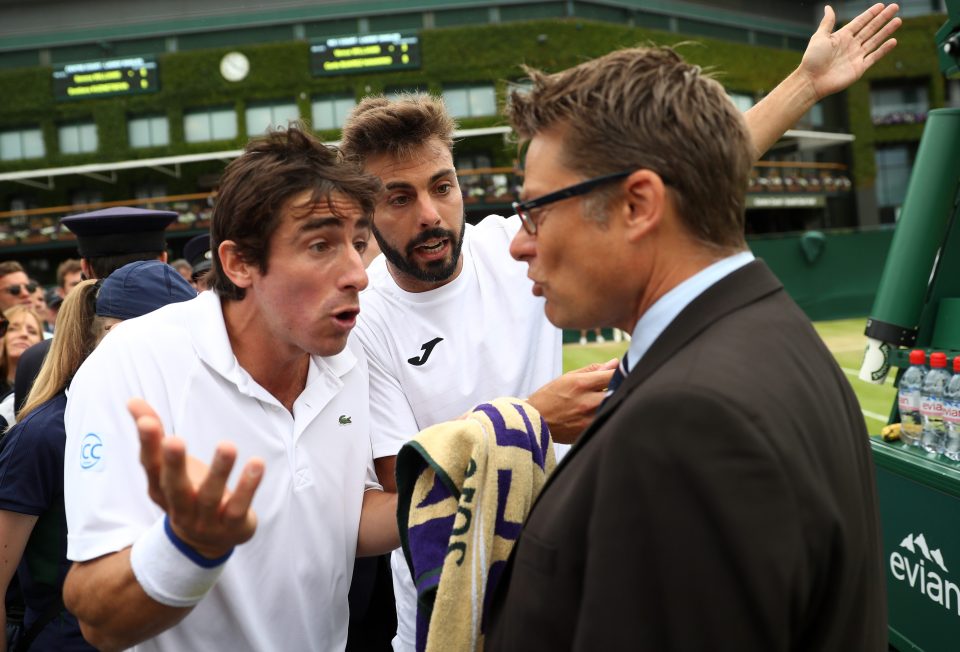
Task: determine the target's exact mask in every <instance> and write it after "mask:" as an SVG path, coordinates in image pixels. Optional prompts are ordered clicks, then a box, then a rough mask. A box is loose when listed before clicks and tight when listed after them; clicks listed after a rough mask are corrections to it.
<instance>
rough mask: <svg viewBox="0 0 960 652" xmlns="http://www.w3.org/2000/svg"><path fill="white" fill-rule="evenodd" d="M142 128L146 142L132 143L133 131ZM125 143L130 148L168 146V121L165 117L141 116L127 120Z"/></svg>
mask: <svg viewBox="0 0 960 652" xmlns="http://www.w3.org/2000/svg"><path fill="white" fill-rule="evenodd" d="M138 128H142V129H143V133H146V135H147V141H148V142H134V141H135V140H137V139H136V138H135V137H134V130H135V129H138ZM127 143H128V144H129V145H130V147H131V148H134V149H141V148H146V147H163V146H165V145H169V144H170V121H169V120H168V119H167V116H165V115H142V116H136V117H132V118H129V119H128V120H127Z"/></svg>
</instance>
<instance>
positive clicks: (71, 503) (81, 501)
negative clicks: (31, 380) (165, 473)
mask: <svg viewBox="0 0 960 652" xmlns="http://www.w3.org/2000/svg"><path fill="white" fill-rule="evenodd" d="M368 383H369V379H368V375H367V366H366V362H365V360H364V358H363V353H362V351H360V350H359V347H358V346H354V345H353V344H351V345H349V346H348V347H347V348H346V349H345V350H344V351H343V352H341V353H340V354H338V355H335V356H332V357H327V358H321V357H313V358H312V359H311V362H310V367H309V371H308V375H307V385H306V387H305V389H304V391H303V393H302V394H301V395H300V396H299V397H298V398H297V400H296V402H295V403H294V408H293V414H291V413H290V412H288V411H287V410H286V409H285V408H284V407H283V406H282V405H281V404H280V402H279V401H278V400H277V399H276V398H274V397H273V396H272V395H271V394H270V393H268V392H267V391H266V390H265V389H264V388H263V387H261V386H260V385H259V384H257V382H256V381H255V380H254V379H253V378H252V377H251V376H250V375H249V374H248V373H247V372H246V371H245V370H244V369H243V368H241V367H240V365H239V364H238V362H237V359H236V357H235V356H234V354H233V351H232V349H231V347H230V342H229V340H228V338H227V332H226V327H225V325H224V321H223V312H222V310H221V306H220V300H219V298H218V297H217V296H216V295H215V294H214V293H212V292H204V293H202V294H201V295H200V296H199V297H197V298H196V299H194V300H191V301H187V302H183V303H178V304H173V305H170V306H167V307H165V308H162V309H160V310H158V311H156V312H153V313H151V314H149V315H147V316H144V317H140V318H138V319H133V320H130V321H127V322H124V323H122V324H120V325H119V326H117V327H116V328H114V329H112V330H111V332H110V333H109V335H108V336H107V337H106V338H105V339H104V341H103V342H102V343H101V344H100V346H99V347H98V348H97V350H96V351H94V353H93V354H92V355H91V356H90V357H89V358H88V359H87V361H86V362H85V363H84V364H83V366H82V367H81V368H80V371H79V372H78V373H77V375H76V377H75V379H74V381H73V384H72V385H71V391H70V394H69V400H68V404H67V411H66V426H67V443H66V449H65V457H64V467H65V469H64V470H65V475H64V495H65V497H66V500H65V502H66V512H67V524H68V530H69V536H68V550H67V556H68V557H69V558H70V559H72V560H74V561H84V560H89V559H94V558H96V557H99V556H101V555H104V554H107V553H111V552H115V551H119V550H122V549H123V548H126V547H128V546H130V545H132V544H133V542H134V541H135V540H136V538H137V537H138V536H139V535H140V533H141V532H143V531H144V530H145V529H147V528H148V527H149V526H150V525H151V524H152V523H154V522H155V521H156V520H157V519H158V518H161V517H162V515H163V512H162V511H161V510H160V508H159V507H157V506H156V505H155V504H154V503H153V502H152V501H151V500H150V498H149V497H148V495H147V482H146V475H145V473H144V471H143V469H142V467H141V466H140V462H139V450H140V444H139V439H138V436H137V432H136V428H135V426H134V423H133V419H132V418H131V417H130V414H129V413H128V412H127V408H126V402H127V400H128V399H130V398H131V397H138V396H139V397H143V398H144V399H146V400H147V401H148V402H149V403H150V404H151V405H152V406H153V408H154V409H155V410H156V411H157V413H158V414H159V415H160V419H161V420H162V422H163V425H164V428H165V429H166V432H168V433H175V434H177V435H178V436H180V437H182V438H183V439H185V440H186V443H187V451H188V453H189V454H191V455H193V456H195V457H197V458H198V459H200V460H202V461H204V462H207V463H209V461H210V460H211V459H212V458H213V453H214V449H215V447H216V444H217V442H219V441H221V440H230V441H233V442H235V443H236V445H237V451H238V456H237V464H236V465H235V468H234V470H233V474H232V475H231V478H230V483H229V486H230V487H232V486H234V484H235V482H236V477H237V475H238V473H239V472H240V469H241V468H242V466H243V464H244V462H245V461H246V460H247V459H249V458H250V457H253V456H259V457H261V458H263V459H264V461H265V462H266V471H265V473H264V476H263V479H262V482H261V484H260V487H259V489H258V491H257V494H256V496H255V497H254V501H253V507H254V509H255V510H256V513H257V519H258V525H257V531H256V534H255V535H254V537H253V539H251V540H250V541H249V542H247V543H245V544H243V545H241V546H238V547H237V548H236V550H235V551H234V553H233V556H232V557H231V558H230V560H229V561H228V562H227V564H226V568H225V570H224V573H223V575H222V576H221V578H220V580H219V581H218V582H217V585H216V586H215V587H214V588H213V589H212V590H211V591H210V593H209V594H208V595H207V596H206V597H205V598H204V599H203V600H202V601H201V602H200V604H198V605H197V606H196V607H195V608H194V610H193V611H192V612H191V613H190V614H189V615H188V616H187V617H186V618H185V619H184V620H183V621H181V622H180V624H178V625H177V626H175V627H173V628H171V629H169V630H167V631H166V632H164V633H163V634H161V635H159V636H157V637H156V638H154V639H151V640H149V641H147V642H145V643H143V644H141V645H140V646H137V648H136V649H138V650H167V651H170V652H173V651H175V650H176V651H178V652H179V651H181V650H231V652H234V651H238V650H250V651H251V652H252V651H268V650H342V649H343V648H344V646H345V644H346V639H347V622H348V607H347V591H348V590H349V588H350V578H351V573H352V570H353V561H354V556H355V554H356V547H357V531H358V527H359V523H360V507H361V502H362V499H363V493H364V491H365V490H366V489H369V488H374V487H379V485H377V484H376V476H375V474H374V471H373V463H372V455H371V444H370V433H369V428H370V420H369V411H368Z"/></svg>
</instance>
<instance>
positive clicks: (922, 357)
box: [910, 349, 927, 364]
mask: <svg viewBox="0 0 960 652" xmlns="http://www.w3.org/2000/svg"><path fill="white" fill-rule="evenodd" d="M926 361H927V354H926V352H925V351H924V350H923V349H914V350H913V351H911V352H910V364H923V363H924V362H926Z"/></svg>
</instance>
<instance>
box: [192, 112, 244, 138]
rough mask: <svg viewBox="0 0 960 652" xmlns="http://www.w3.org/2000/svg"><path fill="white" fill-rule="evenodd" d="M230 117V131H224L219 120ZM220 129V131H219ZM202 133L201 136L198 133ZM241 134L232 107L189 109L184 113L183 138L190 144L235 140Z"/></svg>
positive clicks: (235, 113)
mask: <svg viewBox="0 0 960 652" xmlns="http://www.w3.org/2000/svg"><path fill="white" fill-rule="evenodd" d="M218 117H219V118H227V117H229V119H230V123H229V126H230V127H231V128H230V129H227V130H225V131H224V130H223V129H222V126H223V123H221V124H218V123H217V121H216V119H217V118H218ZM218 129H219V131H218ZM198 131H200V132H201V133H200V135H199V136H198V135H197V132H198ZM238 134H239V131H238V126H237V112H236V110H234V108H233V107H232V106H230V107H226V106H220V107H206V108H198V109H189V110H187V111H184V113H183V138H184V140H185V141H186V142H188V143H209V142H211V141H214V140H233V139H235V138H236V137H237V135H238Z"/></svg>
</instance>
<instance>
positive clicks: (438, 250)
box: [413, 238, 450, 261]
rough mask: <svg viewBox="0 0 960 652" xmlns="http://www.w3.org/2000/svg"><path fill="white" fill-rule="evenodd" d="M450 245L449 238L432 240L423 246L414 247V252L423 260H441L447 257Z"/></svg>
mask: <svg viewBox="0 0 960 652" xmlns="http://www.w3.org/2000/svg"><path fill="white" fill-rule="evenodd" d="M449 244H450V239H449V238H436V239H430V240H427V241H426V242H424V243H423V244H420V245H417V246H416V247H414V248H413V252H414V254H415V255H416V256H417V257H418V258H420V259H421V260H426V261H434V260H440V259H441V258H444V257H445V256H446V255H447V252H448V251H449V250H450V247H449Z"/></svg>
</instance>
